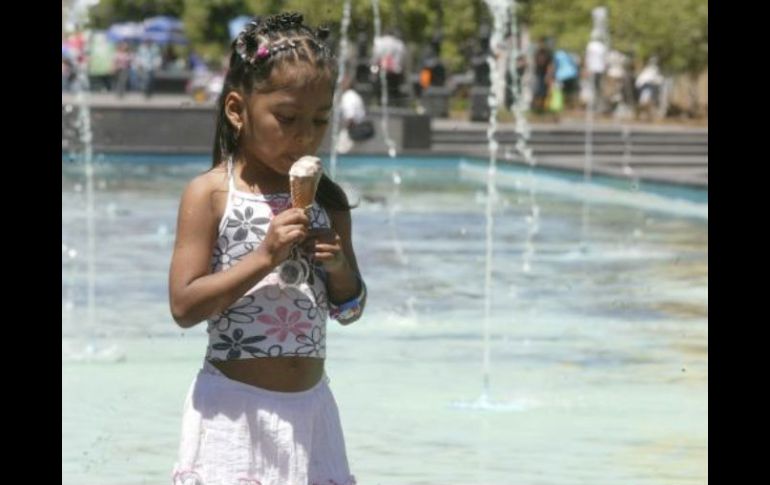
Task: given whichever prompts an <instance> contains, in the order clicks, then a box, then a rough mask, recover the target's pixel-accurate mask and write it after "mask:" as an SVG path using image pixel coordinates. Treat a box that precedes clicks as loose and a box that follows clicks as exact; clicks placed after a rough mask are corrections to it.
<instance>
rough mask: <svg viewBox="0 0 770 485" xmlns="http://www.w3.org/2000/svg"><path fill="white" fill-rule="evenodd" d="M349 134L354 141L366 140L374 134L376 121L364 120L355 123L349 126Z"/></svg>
mask: <svg viewBox="0 0 770 485" xmlns="http://www.w3.org/2000/svg"><path fill="white" fill-rule="evenodd" d="M348 134H349V135H350V139H351V140H353V141H364V140H368V139H369V138H371V137H373V136H374V123H372V122H371V121H369V120H364V121H362V122H361V123H354V124H353V125H352V126H351V127H350V128H348Z"/></svg>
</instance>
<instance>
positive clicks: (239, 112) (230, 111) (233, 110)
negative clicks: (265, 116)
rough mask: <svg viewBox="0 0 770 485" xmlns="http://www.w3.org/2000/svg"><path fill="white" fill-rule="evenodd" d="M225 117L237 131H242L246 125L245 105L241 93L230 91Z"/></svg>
mask: <svg viewBox="0 0 770 485" xmlns="http://www.w3.org/2000/svg"><path fill="white" fill-rule="evenodd" d="M225 116H227V119H228V120H229V121H230V124H231V125H232V127H233V129H235V131H237V132H238V131H241V128H242V127H243V123H244V116H245V105H244V99H243V96H241V94H240V93H238V92H236V91H230V92H229V93H227V96H225Z"/></svg>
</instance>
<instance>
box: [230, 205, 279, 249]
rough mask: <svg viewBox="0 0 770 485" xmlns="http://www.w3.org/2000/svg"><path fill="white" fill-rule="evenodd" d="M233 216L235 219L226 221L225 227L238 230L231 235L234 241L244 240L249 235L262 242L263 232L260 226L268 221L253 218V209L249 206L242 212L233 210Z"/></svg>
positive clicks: (261, 218)
mask: <svg viewBox="0 0 770 485" xmlns="http://www.w3.org/2000/svg"><path fill="white" fill-rule="evenodd" d="M233 216H235V218H231V219H228V220H227V227H228V228H230V229H232V228H238V229H237V230H236V231H235V234H233V240H234V241H244V240H246V238H247V237H248V235H249V233H253V234H254V235H255V236H257V240H262V239H263V238H264V237H265V230H264V229H263V228H262V227H261V226H263V225H265V224H267V223H268V222H270V220H269V219H266V218H264V217H254V209H253V208H252V207H251V206H247V207H246V210H244V211H241V210H240V209H233Z"/></svg>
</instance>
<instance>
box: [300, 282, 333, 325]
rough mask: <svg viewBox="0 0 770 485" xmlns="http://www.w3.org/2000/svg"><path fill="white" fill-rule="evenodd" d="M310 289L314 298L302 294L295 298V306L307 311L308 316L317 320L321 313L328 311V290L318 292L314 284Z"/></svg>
mask: <svg viewBox="0 0 770 485" xmlns="http://www.w3.org/2000/svg"><path fill="white" fill-rule="evenodd" d="M308 289H309V290H310V293H311V295H312V298H309V297H308V296H307V295H305V294H302V296H300V297H299V298H296V299H295V300H294V306H296V307H297V308H299V309H300V310H302V311H304V312H306V313H305V314H306V315H307V318H309V319H310V320H315V319H316V318H317V317H318V316H319V315H323V314H324V313H326V312H328V303H327V301H326V292H325V291H323V290H318V292H316V290H315V288H314V287H312V286H310V287H309V288H308Z"/></svg>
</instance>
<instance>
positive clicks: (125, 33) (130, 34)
mask: <svg viewBox="0 0 770 485" xmlns="http://www.w3.org/2000/svg"><path fill="white" fill-rule="evenodd" d="M143 35H144V25H143V24H142V23H141V22H120V23H117V24H112V25H110V27H109V28H108V29H107V38H108V39H109V40H110V41H111V42H139V41H141V40H142V36H143Z"/></svg>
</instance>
